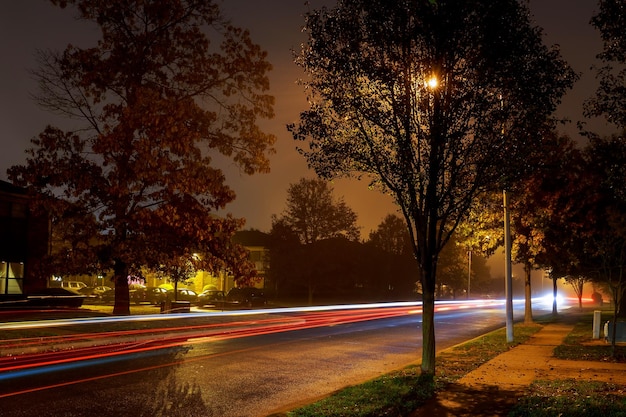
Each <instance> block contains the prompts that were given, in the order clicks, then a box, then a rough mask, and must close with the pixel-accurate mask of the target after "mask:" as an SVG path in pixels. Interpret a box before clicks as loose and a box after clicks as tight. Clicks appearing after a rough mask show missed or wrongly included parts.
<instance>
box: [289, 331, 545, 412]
mask: <svg viewBox="0 0 626 417" xmlns="http://www.w3.org/2000/svg"><path fill="white" fill-rule="evenodd" d="M540 329H541V326H540V325H537V324H533V325H523V324H518V325H515V327H514V335H515V339H514V341H513V343H507V341H506V329H499V330H496V331H494V332H491V333H488V334H486V335H483V336H480V337H478V338H476V339H473V340H471V341H469V342H467V343H463V344H462V345H459V346H456V347H454V348H451V349H448V350H446V351H443V352H441V353H440V354H439V355H438V356H437V367H436V378H435V379H434V380H433V379H432V378H428V377H424V376H422V375H421V370H420V367H419V365H412V366H409V367H407V368H404V369H402V370H399V371H395V372H391V373H389V374H386V375H384V376H381V377H378V378H376V379H373V380H371V381H368V382H366V383H364V384H360V385H355V386H350V387H347V388H345V389H343V390H340V391H338V392H336V393H335V394H333V395H331V396H330V397H327V398H324V399H322V400H320V401H318V402H315V403H313V404H309V405H306V406H304V407H301V408H298V409H295V410H292V411H290V412H288V413H287V414H286V415H287V416H289V417H319V416H326V417H366V416H367V417H379V416H380V417H383V416H402V415H408V414H410V413H411V412H413V411H414V410H415V409H417V408H419V407H420V406H421V405H423V404H424V403H425V402H426V401H427V400H428V399H430V398H432V397H433V395H434V394H435V393H436V391H437V390H440V389H443V388H445V386H446V385H447V384H448V383H449V382H452V381H454V380H457V379H459V378H460V377H462V376H463V375H465V374H466V373H468V372H470V371H472V370H474V369H476V368H478V367H479V366H480V365H482V364H483V363H485V362H487V361H488V360H490V359H492V358H494V357H496V356H498V355H499V354H500V353H503V352H505V351H507V350H508V349H510V348H511V347H513V346H516V345H518V344H520V343H523V342H524V341H526V340H527V339H528V338H529V337H530V336H532V335H533V334H534V333H535V332H537V331H539V330H540Z"/></svg>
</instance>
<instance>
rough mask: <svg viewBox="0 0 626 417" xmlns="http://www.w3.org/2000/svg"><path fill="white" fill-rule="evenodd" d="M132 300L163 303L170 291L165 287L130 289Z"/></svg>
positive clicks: (133, 301) (137, 302)
mask: <svg viewBox="0 0 626 417" xmlns="http://www.w3.org/2000/svg"><path fill="white" fill-rule="evenodd" d="M129 296H130V301H131V302H132V303H135V304H141V303H148V304H154V305H156V304H161V302H163V301H165V300H167V299H168V296H169V293H168V291H167V290H166V289H165V288H159V287H145V288H136V289H133V290H130V291H129Z"/></svg>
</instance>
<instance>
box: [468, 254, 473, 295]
mask: <svg viewBox="0 0 626 417" xmlns="http://www.w3.org/2000/svg"><path fill="white" fill-rule="evenodd" d="M471 281H472V250H471V249H470V250H468V251H467V299H468V300H469V299H470V282H471Z"/></svg>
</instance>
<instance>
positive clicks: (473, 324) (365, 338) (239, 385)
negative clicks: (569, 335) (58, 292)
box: [0, 303, 520, 417]
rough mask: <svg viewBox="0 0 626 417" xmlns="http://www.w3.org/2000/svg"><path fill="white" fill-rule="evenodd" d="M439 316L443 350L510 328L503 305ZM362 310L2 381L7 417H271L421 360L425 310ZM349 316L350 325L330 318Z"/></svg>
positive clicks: (0, 408)
mask: <svg viewBox="0 0 626 417" xmlns="http://www.w3.org/2000/svg"><path fill="white" fill-rule="evenodd" d="M438 309H439V311H438V312H437V315H436V334H437V348H438V350H439V349H443V348H446V347H449V346H451V345H454V344H457V343H459V342H461V341H463V340H467V339H469V338H472V337H475V336H477V335H479V334H482V333H484V332H486V331H488V330H491V329H494V328H497V327H501V326H502V325H503V323H504V312H503V307H502V304H498V303H495V304H493V305H489V306H484V305H483V306H476V305H472V306H465V307H460V306H459V305H458V304H457V305H454V304H450V305H446V304H443V305H440V306H439V307H438ZM361 311H363V310H357V311H354V314H353V313H352V312H353V310H350V311H349V313H348V312H347V311H342V312H336V311H335V312H315V313H312V312H302V313H297V312H290V313H283V314H273V315H272V314H265V315H263V319H260V318H257V319H255V320H256V321H257V323H255V325H254V329H255V331H254V332H253V331H250V330H249V327H248V328H247V329H248V330H246V331H241V330H237V331H233V332H231V331H230V330H229V331H227V330H224V329H221V330H220V331H219V332H210V333H207V331H206V330H203V331H202V332H195V333H193V334H190V336H189V335H188V336H187V337H186V338H185V340H184V341H180V338H178V339H177V340H178V342H177V343H165V342H163V343H162V346H159V348H158V349H152V348H151V349H147V350H141V349H139V348H136V346H137V345H142V344H144V345H146V346H149V345H151V341H150V340H143V339H138V340H137V342H136V345H135V348H134V349H126V350H125V351H128V352H131V353H127V354H124V355H118V356H100V355H99V354H98V353H93V354H91V356H90V358H87V359H85V358H83V360H82V361H78V362H76V361H67V362H65V363H60V364H55V365H53V366H52V365H50V366H49V367H48V368H46V367H41V366H37V367H34V366H31V367H29V368H27V369H24V370H23V371H20V372H5V373H0V415H2V416H7V417H9V416H10V417H13V416H16V417H17V416H25V417H26V416H28V417H31V416H35V415H36V416H42V417H44V416H55V417H56V416H91V415H98V416H100V417H107V416H115V417H117V416H119V415H120V414H121V415H131V416H166V415H167V416H222V417H248V416H250V417H256V416H267V415H269V414H271V413H273V412H276V411H279V410H287V409H290V408H293V407H295V406H297V405H298V404H302V403H308V402H311V401H313V400H315V399H317V398H320V397H323V396H325V395H327V394H328V393H330V392H333V391H335V390H337V389H340V388H342V387H344V386H346V385H351V384H355V383H359V382H362V381H365V380H368V379H371V378H373V377H376V376H378V375H381V374H383V373H386V372H389V371H391V370H394V369H398V368H401V367H404V366H406V365H408V364H410V363H413V362H415V361H417V360H419V359H420V356H421V328H420V324H421V323H420V321H421V314H419V310H418V309H415V308H406V309H404V313H402V314H389V315H388V317H387V318H378V319H374V320H365V321H359V319H358V317H360V316H359V315H360V314H362V313H361ZM368 311H372V309H368ZM377 311H385V310H384V309H377ZM348 314H350V315H348ZM369 314H371V313H369ZM342 315H343V316H344V317H351V320H347V319H346V320H340V321H335V320H331V318H333V317H338V316H342ZM519 316H520V313H518V312H516V317H519ZM277 317H278V318H277ZM322 318H323V319H322ZM370 318H371V317H370ZM283 319H285V321H283ZM327 319H328V320H329V321H326V320H327ZM237 320H239V321H241V319H239V318H238V319H237ZM245 320H251V319H250V318H246V319H245ZM265 320H268V321H267V322H266V321H265ZM314 320H318V321H317V322H315V325H312V324H310V323H313V322H314ZM307 323H309V324H310V325H307ZM289 327H293V328H289ZM282 328H284V329H282ZM296 328H298V329H300V330H296ZM282 330H288V331H282ZM205 334H206V336H204V335H205ZM132 352H135V353H132ZM46 358H49V357H48V356H46ZM85 365H86V366H85ZM0 371H1V369H0ZM43 371H45V372H43Z"/></svg>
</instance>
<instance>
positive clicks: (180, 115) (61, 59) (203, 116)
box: [9, 0, 275, 314]
mask: <svg viewBox="0 0 626 417" xmlns="http://www.w3.org/2000/svg"><path fill="white" fill-rule="evenodd" d="M51 1H52V3H53V4H55V5H59V6H61V7H66V6H67V5H71V6H74V7H75V9H76V10H77V11H78V15H79V17H80V18H81V19H84V20H87V21H92V22H94V23H95V24H97V26H98V28H99V29H100V31H101V38H100V40H99V41H98V44H97V45H96V46H94V47H91V48H85V49H83V48H78V47H76V46H73V45H68V46H67V48H66V49H65V51H63V52H61V53H56V52H45V53H42V55H41V66H40V69H39V70H37V71H36V72H35V77H36V78H37V79H38V81H39V84H40V87H41V93H40V95H39V96H38V97H37V99H38V102H39V104H41V105H42V106H44V107H45V108H48V109H49V110H51V111H53V112H56V113H58V114H60V115H62V116H66V117H68V118H71V119H74V120H76V121H77V123H76V125H77V126H76V127H75V129H73V130H70V131H63V130H61V129H59V128H56V127H52V126H50V127H48V128H46V129H45V131H44V132H42V133H41V134H40V135H39V137H38V138H35V139H33V140H32V143H33V148H32V149H30V150H28V155H29V157H28V159H27V162H26V165H25V166H17V167H13V168H12V169H11V170H10V172H9V175H10V178H11V179H12V180H13V181H14V182H16V183H17V184H20V185H29V186H30V187H31V188H32V190H34V191H36V192H37V193H38V196H40V198H39V202H40V203H41V204H42V206H44V207H45V208H46V210H48V211H50V212H51V213H52V215H53V221H54V223H55V224H56V225H61V224H71V223H72V222H74V221H76V222H78V223H77V224H81V225H82V227H85V233H84V236H83V237H84V242H87V240H88V239H93V238H94V235H95V237H96V240H97V244H93V242H89V243H85V244H84V246H85V251H86V252H88V255H89V256H88V257H90V258H94V257H96V256H97V260H98V262H97V263H98V265H99V267H100V268H103V269H113V271H114V281H115V287H116V294H115V295H116V301H115V307H114V313H117V314H128V312H129V306H128V282H127V276H128V275H129V274H134V273H136V271H138V270H139V269H140V267H147V268H151V269H157V268H159V267H160V266H162V265H163V264H168V263H170V262H171V263H173V264H175V265H176V264H178V263H179V261H180V260H185V259H187V260H188V259H189V254H190V253H192V252H198V253H201V254H202V255H203V256H202V261H201V262H200V264H198V265H197V267H200V268H203V269H209V270H215V269H220V268H230V269H232V271H233V273H234V274H235V276H236V277H239V276H242V275H243V274H245V273H247V271H248V269H247V267H246V266H245V265H246V262H245V258H246V254H245V252H244V251H242V250H237V251H233V250H231V249H232V244H231V241H230V238H231V236H232V234H233V233H234V232H235V231H236V230H237V229H238V228H240V227H241V225H242V223H243V221H242V220H240V219H235V218H232V217H231V216H227V217H225V218H218V217H216V216H215V215H214V212H215V211H216V210H218V209H221V208H224V207H225V206H226V204H227V203H229V202H231V201H232V200H233V199H234V198H235V194H234V192H233V191H232V190H231V189H230V188H229V187H228V186H227V185H226V184H225V178H224V174H223V173H222V171H221V170H220V169H218V168H216V167H214V166H213V165H212V164H213V158H214V157H216V156H219V157H226V158H231V159H232V160H233V161H234V162H235V163H236V164H237V165H238V166H239V167H241V169H242V170H243V171H244V172H246V173H247V174H252V173H255V172H266V171H268V170H269V161H268V159H267V154H268V153H269V152H271V151H272V149H271V146H272V144H273V142H274V140H275V138H274V137H273V136H272V135H269V134H266V133H263V132H262V131H261V130H260V129H259V127H258V125H257V119H258V118H269V117H272V116H273V98H272V97H271V96H269V95H267V94H266V91H267V89H268V88H269V81H268V78H267V75H266V74H267V71H268V70H269V69H270V65H269V63H268V62H267V61H266V53H265V52H264V51H262V50H261V49H260V48H259V46H257V45H256V44H254V43H253V42H252V41H251V39H250V36H249V33H248V32H247V31H244V30H242V29H240V28H236V27H234V26H232V25H230V24H229V23H228V22H227V21H226V20H225V19H224V18H223V17H222V16H221V14H220V11H219V8H218V6H217V5H216V4H214V2H212V1H206V0H203V1H198V0H172V1H168V2H162V1H155V0H142V1H139V0H106V1H105V0H67V1H66V0H51ZM57 232H58V233H65V234H66V238H68V239H69V238H70V237H71V230H69V229H68V230H59V229H58V228H57Z"/></svg>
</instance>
